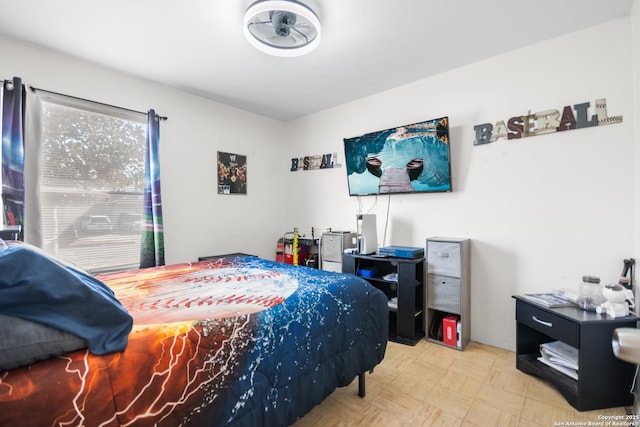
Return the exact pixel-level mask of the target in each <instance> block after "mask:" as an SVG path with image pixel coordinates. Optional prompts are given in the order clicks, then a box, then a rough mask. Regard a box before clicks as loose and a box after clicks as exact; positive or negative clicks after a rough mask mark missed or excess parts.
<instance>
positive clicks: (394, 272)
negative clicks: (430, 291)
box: [342, 254, 425, 345]
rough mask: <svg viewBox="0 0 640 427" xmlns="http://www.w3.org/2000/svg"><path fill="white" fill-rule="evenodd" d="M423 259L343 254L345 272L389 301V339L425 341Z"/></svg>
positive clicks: (409, 341)
mask: <svg viewBox="0 0 640 427" xmlns="http://www.w3.org/2000/svg"><path fill="white" fill-rule="evenodd" d="M424 264H425V263H424V258H418V259H405V258H391V257H376V256H370V255H354V254H344V255H343V256H342V272H343V273H350V274H355V275H358V276H361V277H362V278H364V279H365V280H367V281H368V282H369V283H371V284H372V285H373V286H375V287H376V288H378V289H380V290H381V291H383V292H384V293H385V295H387V298H388V299H389V339H390V340H391V341H395V342H399V343H402V344H410V345H415V344H416V343H417V342H418V341H419V340H420V339H421V338H423V337H424V292H425V289H424V279H425V274H424Z"/></svg>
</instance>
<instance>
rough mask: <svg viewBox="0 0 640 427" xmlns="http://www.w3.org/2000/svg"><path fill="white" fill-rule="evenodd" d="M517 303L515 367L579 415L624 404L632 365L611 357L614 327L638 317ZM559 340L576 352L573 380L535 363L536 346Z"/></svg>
mask: <svg viewBox="0 0 640 427" xmlns="http://www.w3.org/2000/svg"><path fill="white" fill-rule="evenodd" d="M514 298H515V300H516V367H517V368H518V369H519V370H520V371H522V372H525V373H527V374H531V375H535V376H537V377H540V378H542V379H544V380H546V381H548V382H549V383H551V384H552V385H553V386H555V387H556V389H557V390H558V391H559V392H560V394H562V395H563V396H564V398H565V399H566V400H567V402H569V404H570V405H571V406H573V407H574V408H576V409H577V410H579V411H590V410H595V409H603V408H612V407H618V406H629V405H631V404H633V394H632V393H631V388H632V385H633V377H634V372H635V365H633V364H631V363H628V362H625V361H622V360H620V359H618V358H616V357H615V355H614V354H613V349H612V346H611V339H612V337H613V331H614V330H615V329H616V328H635V327H636V325H637V322H638V320H639V318H638V317H637V316H635V315H629V316H625V317H619V318H610V317H607V316H606V315H600V314H597V313H593V312H588V311H584V310H581V309H579V308H578V307H577V306H576V307H561V308H548V307H544V306H541V305H538V304H535V303H533V302H531V301H529V300H527V299H525V298H523V297H521V296H517V295H516V296H514ZM551 341H562V342H564V343H566V344H569V345H570V346H572V347H575V348H577V349H578V352H579V353H578V354H579V356H578V379H577V380H575V379H573V378H571V377H569V376H567V375H565V374H563V373H560V372H558V371H556V370H555V369H553V368H552V367H550V366H547V365H545V364H544V363H542V362H540V361H538V360H537V359H538V357H539V356H540V344H543V343H547V342H551Z"/></svg>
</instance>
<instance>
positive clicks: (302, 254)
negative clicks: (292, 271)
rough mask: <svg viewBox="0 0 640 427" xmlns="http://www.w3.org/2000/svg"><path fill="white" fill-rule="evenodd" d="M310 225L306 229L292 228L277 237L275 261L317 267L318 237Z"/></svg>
mask: <svg viewBox="0 0 640 427" xmlns="http://www.w3.org/2000/svg"><path fill="white" fill-rule="evenodd" d="M315 233H316V230H315V229H314V228H313V227H312V228H311V229H310V230H308V231H302V230H300V229H298V228H294V229H293V231H288V232H286V233H284V235H283V236H282V237H281V238H280V239H278V243H277V245H276V261H277V262H282V263H285V264H292V265H304V266H307V267H313V268H318V246H319V238H318V237H316V235H315Z"/></svg>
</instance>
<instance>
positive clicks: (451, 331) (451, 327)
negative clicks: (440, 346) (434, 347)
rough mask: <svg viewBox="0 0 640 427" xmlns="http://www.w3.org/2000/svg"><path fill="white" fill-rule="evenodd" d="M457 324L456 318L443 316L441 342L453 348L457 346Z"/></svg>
mask: <svg viewBox="0 0 640 427" xmlns="http://www.w3.org/2000/svg"><path fill="white" fill-rule="evenodd" d="M457 324H458V318H457V317H456V316H445V317H444V318H443V319H442V342H444V343H445V344H447V345H451V346H454V347H456V346H457V345H458V336H457V335H456V330H457V328H456V327H457Z"/></svg>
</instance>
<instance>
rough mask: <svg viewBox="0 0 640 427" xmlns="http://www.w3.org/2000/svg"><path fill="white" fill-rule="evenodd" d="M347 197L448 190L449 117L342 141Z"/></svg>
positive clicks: (449, 156) (449, 183)
mask: <svg viewBox="0 0 640 427" xmlns="http://www.w3.org/2000/svg"><path fill="white" fill-rule="evenodd" d="M344 154H345V163H346V169H347V180H348V183H349V195H350V196H365V195H372V194H393V193H432V192H446V191H451V151H450V149H449V118H448V117H441V118H439V119H433V120H427V121H424V122H420V123H414V124H411V125H405V126H398V127H395V128H391V129H385V130H381V131H377V132H372V133H368V134H365V135H361V136H356V137H353V138H344Z"/></svg>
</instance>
